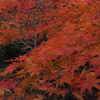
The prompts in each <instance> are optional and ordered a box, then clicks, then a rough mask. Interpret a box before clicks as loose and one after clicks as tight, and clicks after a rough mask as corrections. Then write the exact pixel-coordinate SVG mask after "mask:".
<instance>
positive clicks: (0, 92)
mask: <svg viewBox="0 0 100 100" xmlns="http://www.w3.org/2000/svg"><path fill="white" fill-rule="evenodd" d="M4 92H5V90H3V89H0V97H2V96H3V95H4Z"/></svg>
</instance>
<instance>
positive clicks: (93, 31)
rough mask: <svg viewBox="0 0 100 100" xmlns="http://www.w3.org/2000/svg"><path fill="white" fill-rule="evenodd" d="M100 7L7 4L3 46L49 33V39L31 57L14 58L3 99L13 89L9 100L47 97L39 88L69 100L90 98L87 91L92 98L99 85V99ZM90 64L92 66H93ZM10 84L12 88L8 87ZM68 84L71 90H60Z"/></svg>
mask: <svg viewBox="0 0 100 100" xmlns="http://www.w3.org/2000/svg"><path fill="white" fill-rule="evenodd" d="M99 3H100V2H99V0H95V1H94V0H46V1H45V0H39V1H35V0H26V1H24V0H18V1H17V0H16V1H15V0H7V1H6V0H1V1H0V13H1V14H2V16H3V18H5V20H4V21H2V26H1V27H0V31H1V34H0V36H1V37H0V44H7V43H9V42H10V41H15V40H16V39H18V38H19V39H20V38H24V39H27V38H29V39H30V38H33V36H34V35H35V34H43V33H44V32H47V37H48V41H46V42H43V43H42V44H41V45H40V46H38V47H36V48H35V49H33V50H32V51H31V52H30V53H29V54H28V55H27V54H26V55H23V56H20V57H18V58H16V59H14V60H10V61H12V64H10V65H9V66H8V67H7V69H6V70H5V71H4V72H3V73H1V74H0V75H1V76H3V75H4V76H6V75H7V77H6V78H4V79H2V80H1V82H0V91H2V92H1V93H2V94H0V95H1V98H3V97H4V91H8V90H9V91H10V89H12V90H13V92H14V93H12V96H11V97H10V98H9V100H12V99H13V98H15V99H18V98H20V97H24V98H26V100H28V99H29V100H42V99H43V98H45V96H43V95H40V94H35V93H33V90H42V91H45V93H48V94H49V96H50V95H52V94H53V93H55V94H56V95H60V94H61V95H62V96H63V97H64V95H65V94H66V93H68V92H72V94H73V95H74V96H76V98H78V99H80V100H84V99H83V97H82V96H84V92H85V90H88V91H89V92H90V93H91V94H92V89H93V87H95V88H96V89H97V90H98V93H97V94H96V95H100V92H99V91H100V79H99V78H100V34H99V32H100V30H99V21H100V19H99V13H100V12H99V8H100V5H99ZM15 10H16V12H14V11H15ZM9 11H10V12H9ZM36 21H37V24H35V22H36ZM5 22H6V23H5ZM26 22H27V23H26ZM11 24H13V25H15V27H14V28H12V27H11V26H10V25H11ZM86 62H89V63H90V65H91V67H90V68H88V66H87V65H86ZM80 66H83V69H81V68H80ZM9 80H10V83H11V86H8V85H9V84H8V82H9ZM65 83H67V84H69V87H68V88H64V89H63V88H60V86H61V85H62V86H64V84H65ZM27 89H29V90H30V95H29V93H27V92H26V91H27ZM99 98H100V96H98V100H99Z"/></svg>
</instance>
